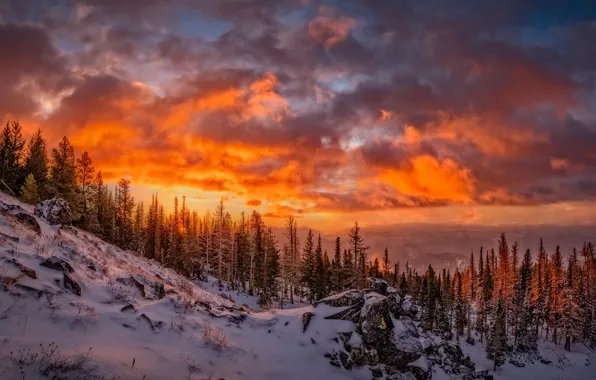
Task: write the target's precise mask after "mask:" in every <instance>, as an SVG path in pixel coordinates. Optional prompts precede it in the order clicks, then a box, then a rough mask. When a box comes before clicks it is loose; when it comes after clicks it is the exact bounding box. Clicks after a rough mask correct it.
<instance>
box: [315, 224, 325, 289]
mask: <svg viewBox="0 0 596 380" xmlns="http://www.w3.org/2000/svg"><path fill="white" fill-rule="evenodd" d="M313 282H314V284H313V285H314V289H313V290H314V293H315V300H318V299H322V298H325V266H324V264H323V248H322V244H321V235H320V234H319V238H318V240H317V247H316V248H315V271H314V280H313Z"/></svg>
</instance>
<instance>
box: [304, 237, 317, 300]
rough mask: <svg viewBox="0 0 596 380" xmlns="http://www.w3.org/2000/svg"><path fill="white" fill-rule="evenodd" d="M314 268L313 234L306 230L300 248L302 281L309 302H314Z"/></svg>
mask: <svg viewBox="0 0 596 380" xmlns="http://www.w3.org/2000/svg"><path fill="white" fill-rule="evenodd" d="M315 270H316V257H315V243H314V236H313V233H312V230H308V235H306V242H305V243H304V247H303V249H302V282H303V284H304V286H305V287H306V288H307V289H308V300H309V302H311V303H312V302H314V300H315V298H316V285H315Z"/></svg>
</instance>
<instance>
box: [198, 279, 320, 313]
mask: <svg viewBox="0 0 596 380" xmlns="http://www.w3.org/2000/svg"><path fill="white" fill-rule="evenodd" d="M197 284H198V285H199V286H200V287H201V288H202V289H205V290H207V291H209V292H211V293H215V294H219V295H221V296H224V297H225V298H227V299H229V300H232V301H234V302H235V303H237V304H238V305H242V306H245V307H247V308H249V309H251V310H254V311H262V310H261V306H260V305H259V299H258V297H256V296H251V295H250V294H248V293H247V292H245V291H242V290H234V289H231V288H230V287H229V285H228V284H226V283H225V282H223V283H221V284H220V282H219V281H218V280H217V279H216V278H215V277H212V276H209V277H208V278H207V280H206V281H204V282H198V283H197ZM297 299H298V297H297V296H296V298H295V301H296V300H297ZM306 306H308V303H305V302H294V303H289V302H284V305H283V308H284V309H296V308H302V307H306Z"/></svg>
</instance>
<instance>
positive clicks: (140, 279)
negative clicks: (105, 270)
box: [116, 274, 166, 300]
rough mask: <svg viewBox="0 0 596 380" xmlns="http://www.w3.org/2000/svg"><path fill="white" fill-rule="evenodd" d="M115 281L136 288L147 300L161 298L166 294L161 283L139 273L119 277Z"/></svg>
mask: <svg viewBox="0 0 596 380" xmlns="http://www.w3.org/2000/svg"><path fill="white" fill-rule="evenodd" d="M116 281H118V282H120V283H122V284H124V285H127V286H130V287H133V288H136V289H138V290H139V292H140V293H141V296H142V297H143V298H145V299H148V300H156V299H162V298H164V297H165V296H166V290H165V288H164V286H163V284H162V283H160V282H157V281H153V280H151V279H149V278H147V277H145V276H142V275H140V274H133V275H131V276H130V277H119V278H117V279H116Z"/></svg>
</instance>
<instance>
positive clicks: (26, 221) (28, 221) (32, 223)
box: [14, 212, 41, 235]
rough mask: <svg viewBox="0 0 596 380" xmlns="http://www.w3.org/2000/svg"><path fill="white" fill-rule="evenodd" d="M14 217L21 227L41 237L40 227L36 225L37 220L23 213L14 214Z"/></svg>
mask: <svg viewBox="0 0 596 380" xmlns="http://www.w3.org/2000/svg"><path fill="white" fill-rule="evenodd" d="M14 217H15V219H16V220H17V221H18V222H19V223H21V224H22V225H24V226H26V227H28V228H29V229H31V230H33V232H35V233H36V234H38V235H41V227H40V226H39V223H37V219H35V217H33V216H31V215H29V214H26V213H24V212H20V213H18V214H16V215H15V216H14Z"/></svg>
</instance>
